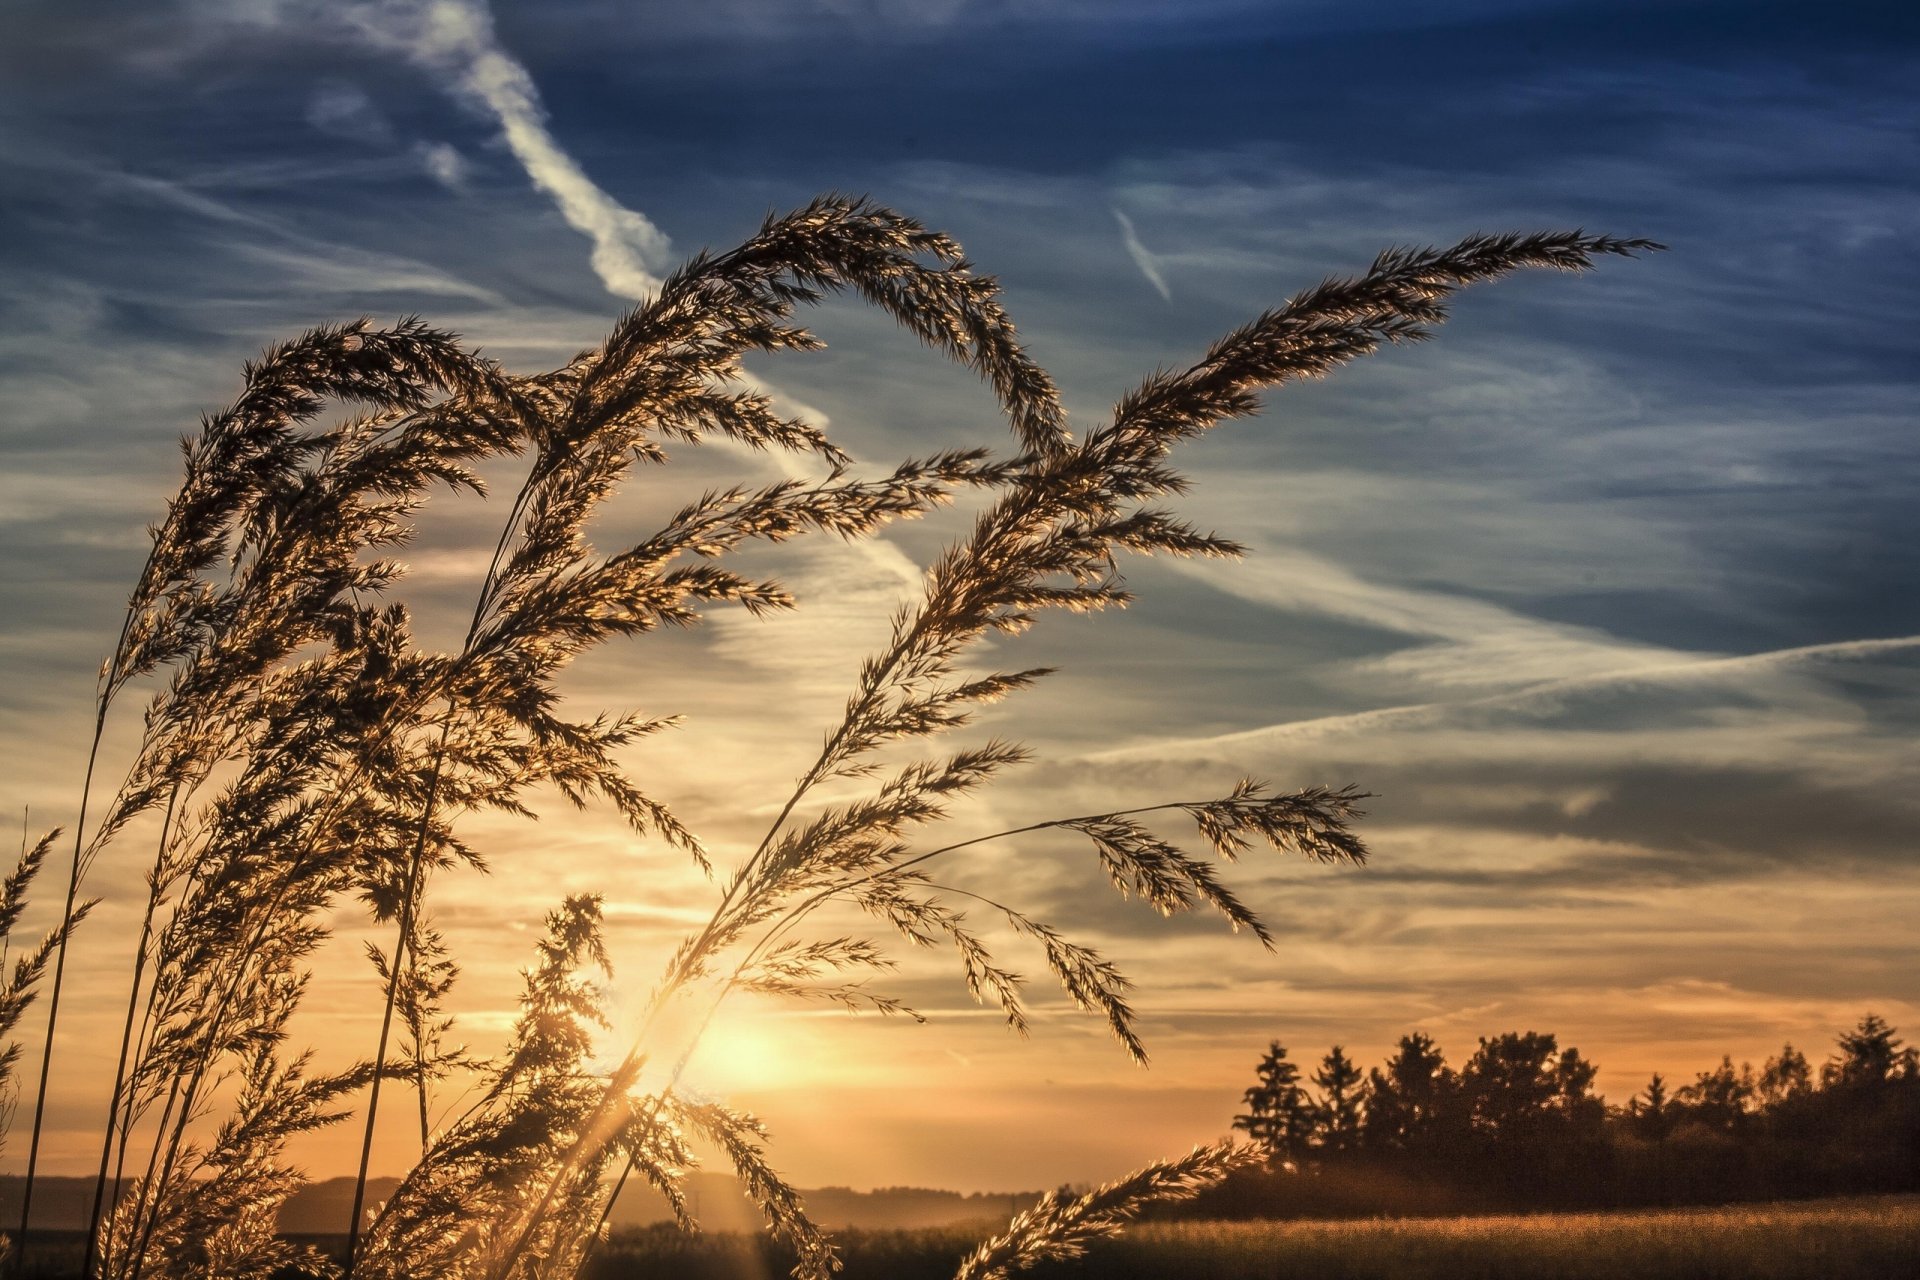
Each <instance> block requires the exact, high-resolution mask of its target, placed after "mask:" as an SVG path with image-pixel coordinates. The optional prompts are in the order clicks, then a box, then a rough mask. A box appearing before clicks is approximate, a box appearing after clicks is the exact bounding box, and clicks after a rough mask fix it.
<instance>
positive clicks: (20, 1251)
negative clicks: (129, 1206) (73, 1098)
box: [13, 609, 133, 1261]
mask: <svg viewBox="0 0 1920 1280" xmlns="http://www.w3.org/2000/svg"><path fill="white" fill-rule="evenodd" d="M132 625H133V610H131V609H129V610H127V620H126V622H125V623H123V624H122V625H121V628H120V642H119V643H118V644H116V645H115V646H114V660H113V664H112V666H111V668H110V669H109V671H108V674H107V678H106V687H105V689H104V690H103V691H102V692H101V695H100V707H99V710H98V711H97V712H96V713H95V714H94V717H93V745H92V746H91V747H90V748H88V750H87V774H86V778H85V780H84V781H83V782H82V783H81V784H80V816H79V818H78V819H77V820H76V821H75V822H74V824H73V863H72V865H71V866H70V867H69V868H68V870H67V901H66V905H65V906H64V907H63V908H62V909H61V913H60V944H59V946H58V947H57V948H56V949H55V951H54V960H53V986H52V988H51V990H50V991H49V992H48V994H47V1038H46V1043H45V1044H43V1045H42V1046H41V1049H40V1084H39V1087H38V1088H37V1089H36V1090H35V1092H34V1099H33V1138H32V1140H31V1141H30V1142H29V1143H28V1144H27V1175H26V1181H25V1183H24V1185H22V1187H21V1189H20V1230H19V1233H18V1234H17V1235H15V1236H14V1240H13V1251H14V1258H15V1260H16V1261H24V1260H25V1258H26V1256H27V1227H28V1224H29V1222H30V1220H31V1216H32V1213H33V1179H34V1173H35V1170H36V1169H37V1167H38V1166H39V1163H40V1128H41V1124H42V1122H43V1121H44V1120H45V1119H46V1112H47V1081H48V1079H49V1078H50V1076H51V1075H52V1070H53V1033H54V1030H55V1028H57V1027H58V1026H59V1024H60V991H61V986H62V982H63V980H64V979H65V977H66V971H67V936H68V935H69V934H71V933H72V932H73V904H74V903H75V902H76V901H77V900H78V899H79V897H80V872H81V860H80V859H81V852H82V850H83V849H84V847H85V840H86V829H87V801H88V800H89V799H90V798H91V796H92V793H93V768H94V765H95V764H96V763H98V761H99V759H100V739H101V738H102V737H103V736H105V734H106V730H107V707H108V705H109V704H110V703H111V701H112V692H111V691H112V688H113V676H114V674H115V673H116V672H117V671H118V669H119V665H120V651H121V650H122V649H124V648H125V647H126V643H127V632H128V630H129V629H130V628H131V627H132Z"/></svg>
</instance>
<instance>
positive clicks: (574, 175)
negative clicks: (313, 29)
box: [346, 0, 672, 301]
mask: <svg viewBox="0 0 1920 1280" xmlns="http://www.w3.org/2000/svg"><path fill="white" fill-rule="evenodd" d="M346 14H347V16H348V18H349V19H350V20H351V21H352V22H353V24H354V25H355V26H356V27H357V28H358V29H359V30H360V31H361V32H362V33H363V34H364V35H365V36H366V37H367V39H368V40H370V41H372V42H373V43H375V44H378V45H382V46H384V47H387V48H391V49H396V50H398V51H400V52H401V53H404V54H405V55H406V56H407V57H408V58H410V59H412V60H413V61H414V62H416V63H418V64H419V65H420V66H422V67H423V68H425V69H426V70H427V71H428V72H430V73H431V74H433V75H434V76H436V77H437V78H439V79H440V81H441V82H442V84H443V85H445V87H446V88H447V89H449V90H450V91H451V92H452V93H453V94H454V95H455V96H456V97H458V98H460V99H462V100H464V101H466V102H469V103H471V104H473V105H474V106H477V107H479V108H480V109H482V110H484V111H485V112H487V113H488V114H489V115H491V116H493V118H494V119H496V120H497V121H499V122H500V130H501V134H502V136H503V137H504V138H505V139H506V143H507V147H508V149H510V150H511V151H512V152H513V156H514V158H515V159H516V160H518V161H519V162H520V167H521V168H523V169H525V170H526V173H527V177H529V178H531V179H532V180H533V184H534V185H535V186H536V187H538V188H539V189H540V190H542V191H544V192H546V193H547V195H549V196H550V197H552V199H553V202H554V205H555V206H556V207H557V208H558V209H559V210H560V216H561V217H563V218H565V219H566V220H567V225H568V226H571V227H572V228H574V229H575V230H576V231H579V232H580V233H581V234H583V235H585V236H586V237H587V238H588V239H589V240H591V241H592V242H593V256H592V264H593V272H594V274H595V275H596V276H598V277H599V278H600V283H601V284H603V285H605V286H606V289H607V292H609V293H612V294H615V295H617V296H619V297H622V298H631V299H633V300H634V301H640V300H642V299H645V298H648V297H651V296H652V295H653V294H655V293H656V292H658V291H659V288H660V273H661V272H663V271H664V270H665V269H666V264H667V262H668V260H669V255H670V254H671V252H672V245H671V243H670V242H669V241H668V239H667V236H666V233H664V232H663V231H661V230H660V228H658V227H656V226H655V225H654V224H653V223H652V222H651V221H649V220H648V218H647V216H646V215H645V214H643V213H640V212H638V211H636V210H633V209H629V208H627V207H626V206H625V205H623V204H621V203H620V202H619V201H618V200H615V199H614V198H613V197H612V196H610V195H608V194H607V193H606V192H605V191H603V190H601V189H600V187H599V185H598V184H596V183H595V182H594V180H593V179H592V178H589V177H588V176H587V174H586V171H585V170H584V169H582V168H581V167H580V165H579V163H578V162H577V161H575V160H574V158H573V157H572V156H570V155H568V154H567V153H566V151H565V150H564V149H563V148H562V147H561V146H560V144H559V143H558V142H556V141H555V140H554V137H553V134H552V133H551V132H550V131H549V130H548V128H547V113H546V109H545V108H544V107H542V106H541V105H540V91H539V89H538V88H537V87H536V86H535V85H534V83H533V77H532V76H531V75H529V74H528V73H527V69H526V68H525V67H524V66H522V65H521V64H520V63H519V62H518V61H517V60H516V59H515V58H514V57H513V56H512V55H511V54H509V53H507V52H506V50H504V49H502V48H501V47H500V41H499V39H498V37H496V36H495V34H494V30H493V14H492V11H491V10H489V9H488V7H487V5H486V3H485V0H376V2H374V3H362V4H356V5H354V6H353V7H352V8H351V9H349V10H347V11H346Z"/></svg>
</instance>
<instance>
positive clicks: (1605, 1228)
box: [590, 1196, 1920, 1280]
mask: <svg viewBox="0 0 1920 1280" xmlns="http://www.w3.org/2000/svg"><path fill="white" fill-rule="evenodd" d="M978 1234H979V1233H978V1232H968V1231H966V1230H964V1229H961V1228H939V1229H934V1230H928V1231H866V1232H846V1233H841V1234H840V1235H839V1236H838V1237H837V1238H838V1239H839V1240H840V1241H841V1243H842V1247H843V1253H844V1255H845V1257H846V1263H847V1267H846V1277H847V1280H883V1278H885V1280H944V1278H945V1277H948V1276H951V1275H952V1274H953V1268H954V1265H955V1264H956V1263H957V1262H958V1260H959V1259H960V1258H961V1257H962V1256H963V1255H964V1254H965V1253H966V1251H967V1249H968V1248H969V1247H971V1244H972V1242H973V1240H974V1239H975V1238H977V1236H978ZM784 1270H785V1268H784V1266H783V1264H782V1262H781V1260H780V1258H779V1257H778V1255H777V1253H776V1252H775V1251H773V1250H771V1249H768V1248H766V1247H765V1246H764V1244H763V1243H762V1242H761V1241H759V1240H757V1239H755V1238H753V1237H746V1236H733V1235H715V1236H710V1237H704V1238H698V1239H691V1240H689V1239H686V1238H682V1237H678V1236H675V1235H673V1234H671V1233H670V1232H665V1231H647V1232H641V1233H637V1234H634V1235H630V1236H625V1237H622V1238H619V1239H616V1240H615V1241H614V1242H613V1243H612V1244H610V1245H609V1246H608V1247H607V1248H606V1249H605V1251H604V1252H603V1253H602V1255H601V1256H600V1258H598V1259H597V1260H596V1262H595V1264H594V1266H593V1267H592V1268H590V1271H591V1274H592V1275H593V1276H594V1277H595V1280H629V1278H630V1277H639V1276H657V1275H671V1276H675V1277H678V1278H680V1280H769V1278H771V1277H778V1276H780V1275H782V1274H783V1273H784ZM1029 1274H1033V1275H1036V1276H1039V1275H1042V1274H1044V1275H1047V1276H1053V1277H1065V1276H1069V1275H1084V1276H1097V1277H1099V1278H1100V1280H1149V1278H1152V1280H1188V1278H1192V1280H1280V1278H1281V1277H1295V1276H1297V1277H1301V1278H1302V1280H1517V1278H1519V1277H1529V1278H1532V1277H1555V1278H1562V1277H1564V1278H1565V1280H1627V1278H1629V1277H1630V1278H1631V1280H1721V1278H1724V1280H1853V1278H1856V1277H1894V1276H1897V1277H1903V1278H1904V1277H1912V1276H1917V1275H1920V1196H1880V1197H1871V1198H1861V1199H1847V1200H1809V1201H1798V1202H1785V1203H1772V1204H1759V1205H1738V1206H1732V1207H1728V1208H1719V1209H1671V1210H1661V1211H1637V1212H1619V1213H1581V1214H1542V1215H1533V1216H1524V1217H1523V1216H1514V1217H1486V1218H1403V1219H1379V1218H1375V1219H1366V1220H1361V1221H1352V1222H1194V1223H1163V1224H1151V1225H1147V1226H1143V1227H1140V1228H1137V1229H1136V1230H1134V1231H1133V1232H1131V1233H1129V1234H1128V1235H1127V1236H1126V1237H1124V1238H1122V1239H1120V1240H1117V1241H1112V1242H1109V1243H1108V1244H1106V1245H1104V1246H1102V1247H1100V1248H1098V1249H1096V1250H1095V1252H1094V1253H1093V1254H1092V1255H1091V1256H1090V1257H1089V1258H1088V1259H1087V1260H1086V1261H1084V1262H1082V1263H1079V1264H1075V1265H1073V1266H1063V1267H1057V1268H1049V1269H1047V1270H1046V1271H1045V1272H1044V1273H1043V1272H1033V1273H1029Z"/></svg>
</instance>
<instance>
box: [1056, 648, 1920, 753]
mask: <svg viewBox="0 0 1920 1280" xmlns="http://www.w3.org/2000/svg"><path fill="white" fill-rule="evenodd" d="M1910 649H1920V636H1893V637H1889V638H1886V639H1872V640H1837V641H1834V642H1832V643H1830V644H1810V645H1801V646H1799V647H1797V648H1792V649H1769V650H1767V651H1765V652H1763V653H1745V654H1734V655H1730V656H1713V657H1703V658H1699V659H1697V660H1694V661H1683V662H1674V663H1669V664H1665V665H1661V666H1641V667H1630V668H1627V669H1625V670H1621V671H1612V672H1603V673H1600V674H1596V675H1581V676H1570V677H1568V678H1566V679H1562V680H1546V681H1542V682H1539V683H1537V684H1529V685H1526V686H1525V687H1523V688H1519V689H1511V690H1508V691H1506V692H1503V693H1496V694H1490V695H1488V696H1486V697H1480V698H1467V699H1462V700H1460V701H1457V702H1420V703H1410V704H1407V705H1404V706H1396V707H1379V708H1376V709H1374V710H1372V711H1356V712H1351V713H1348V714H1345V715H1332V716H1319V717H1316V718H1314V719H1310V720H1285V721H1281V722H1279V723H1277V724H1268V725H1261V726H1259V727H1258V728H1253V729H1239V730H1235V731H1234V732H1231V733H1222V734H1214V735H1211V736H1207V737H1200V738H1178V739H1168V740H1165V741H1161V742H1150V743H1145V744H1141V745H1138V746H1131V747H1117V748H1114V749H1113V750H1109V751H1098V752H1091V753H1089V754H1087V755H1086V756H1084V757H1082V758H1083V759H1085V760H1087V761H1093V762H1102V763H1119V762H1122V761H1129V760H1162V759H1171V758H1176V757H1181V756H1193V755H1204V754H1207V753H1209V752H1213V751H1218V750H1221V749H1223V748H1228V747H1241V746H1246V745H1251V744H1254V743H1259V742H1269V741H1273V740H1275V739H1280V738H1317V737H1323V736H1330V735H1337V734H1345V733H1354V732H1360V731H1364V730H1367V729H1373V728H1378V727H1380V726H1382V725H1402V726H1418V725H1422V724H1432V723H1437V722H1439V721H1440V720H1442V719H1444V718H1445V717H1446V716H1448V715H1450V714H1452V713H1454V712H1457V711H1460V710H1462V709H1464V708H1471V707H1524V706H1525V705H1526V704H1527V703H1529V702H1535V701H1541V700H1544V699H1548V698H1551V697H1553V696H1555V695H1560V694H1568V693H1576V692H1579V691H1582V690H1586V689H1600V688H1605V687H1607V686H1609V685H1621V684H1669V683H1684V682H1686V681H1688V680H1690V679H1711V678H1713V677H1715V676H1723V675H1734V674H1739V673H1743V672H1754V671H1765V670H1768V669H1770V668H1775V667H1791V666H1795V665H1798V664H1800V663H1804V662H1810V661H1821V660H1834V661H1847V660H1849V659H1855V658H1873V657H1878V656H1880V655H1882V654H1891V653H1899V652H1902V651H1904V650H1910Z"/></svg>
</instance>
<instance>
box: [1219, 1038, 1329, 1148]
mask: <svg viewBox="0 0 1920 1280" xmlns="http://www.w3.org/2000/svg"><path fill="white" fill-rule="evenodd" d="M1257 1074H1258V1081H1259V1082H1258V1083H1257V1084H1255V1085H1254V1086H1253V1087H1252V1088H1251V1089H1248V1090H1247V1091H1246V1093H1244V1094H1242V1095H1241V1098H1242V1100H1243V1101H1244V1103H1245V1104H1246V1108H1247V1109H1246V1112H1245V1113H1244V1114H1242V1115H1237V1116H1235V1117H1234V1118H1233V1127H1234V1128H1235V1129H1238V1130H1240V1131H1241V1132H1243V1133H1245V1134H1246V1135H1247V1137H1248V1138H1250V1139H1252V1140H1253V1142H1255V1143H1256V1144H1258V1145H1259V1146H1261V1147H1263V1148H1265V1149H1266V1152H1267V1159H1268V1161H1269V1162H1270V1163H1272V1164H1274V1165H1279V1166H1285V1167H1291V1168H1298V1167H1299V1164H1300V1157H1301V1156H1302V1155H1303V1154H1304V1153H1305V1152H1306V1149H1307V1143H1308V1141H1309V1140H1310V1139H1311V1137H1312V1135H1313V1119H1314V1112H1313V1102H1312V1100H1311V1099H1310V1098H1308V1097H1307V1091H1306V1090H1305V1089H1303V1088H1301V1087H1300V1068H1299V1067H1298V1066H1296V1065H1295V1064H1293V1063H1291V1062H1289V1061H1287V1051H1286V1048H1285V1046H1283V1045H1282V1044H1281V1043H1280V1042H1279V1041H1278V1040H1275V1041H1274V1042H1273V1043H1272V1044H1271V1045H1270V1046H1269V1047H1268V1049H1267V1054H1266V1056H1265V1057H1264V1058H1262V1059H1260V1066H1259V1069H1258V1073H1257Z"/></svg>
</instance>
